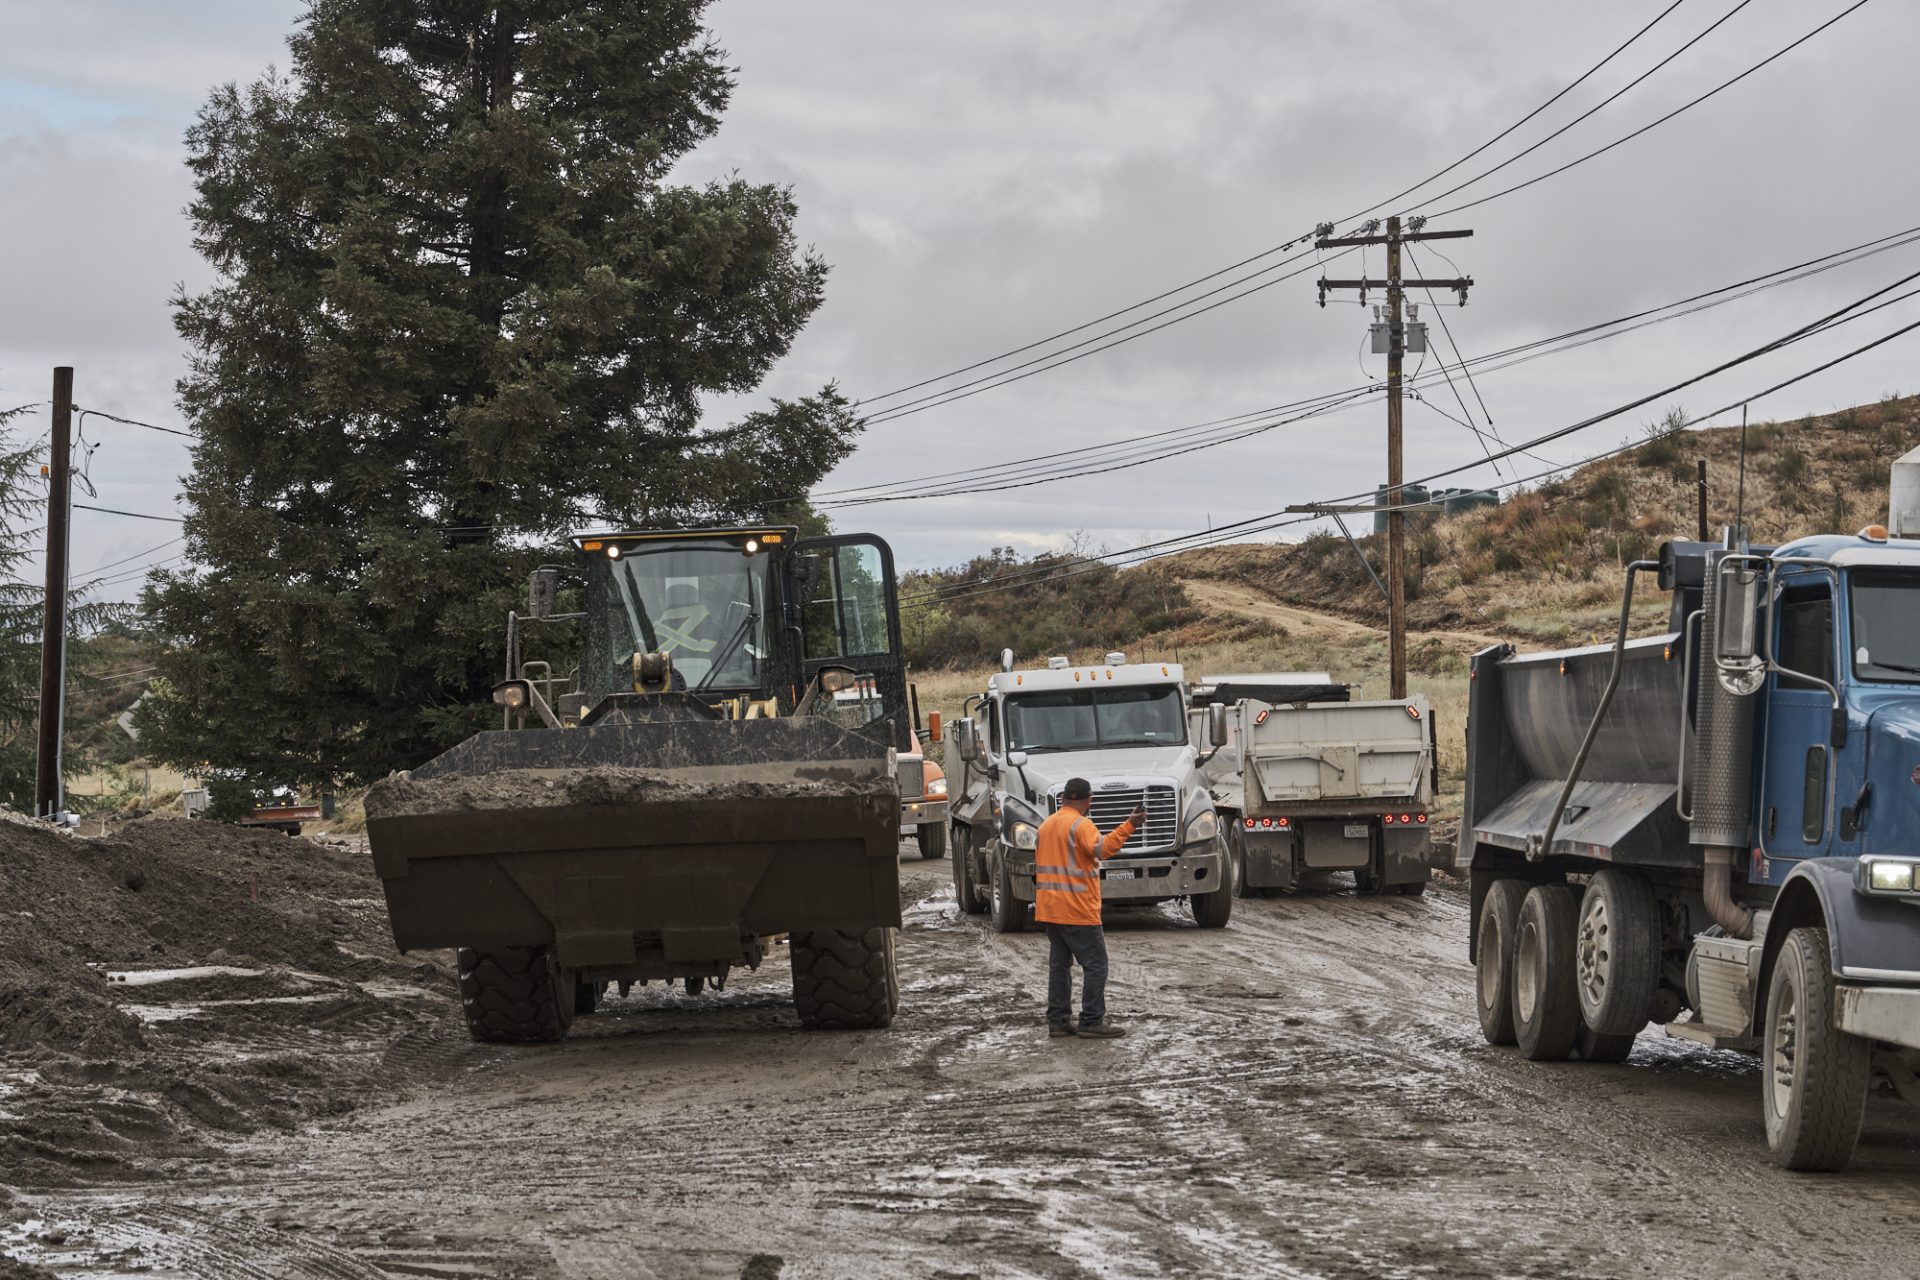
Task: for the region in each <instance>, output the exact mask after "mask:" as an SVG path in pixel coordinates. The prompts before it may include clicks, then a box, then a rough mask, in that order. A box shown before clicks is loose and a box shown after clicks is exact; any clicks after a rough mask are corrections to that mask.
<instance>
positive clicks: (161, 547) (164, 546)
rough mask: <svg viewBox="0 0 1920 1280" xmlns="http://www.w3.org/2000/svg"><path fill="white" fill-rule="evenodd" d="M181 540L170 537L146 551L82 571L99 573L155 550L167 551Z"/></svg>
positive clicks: (83, 572)
mask: <svg viewBox="0 0 1920 1280" xmlns="http://www.w3.org/2000/svg"><path fill="white" fill-rule="evenodd" d="M180 541H183V539H181V538H168V539H167V540H166V541H165V542H162V543H161V544H159V545H158V546H154V547H148V548H147V549H146V550H144V551H136V552H134V553H133V554H132V555H130V556H121V557H120V558H119V559H118V560H109V561H107V562H106V563H105V564H97V565H95V566H93V568H91V569H84V570H82V571H81V573H82V576H84V575H86V574H89V573H99V572H100V571H101V570H102V569H111V568H113V567H114V566H115V565H122V564H125V563H126V562H127V561H129V560H138V559H139V558H140V557H141V556H150V555H152V554H153V553H154V552H156V551H165V550H166V549H167V548H168V547H170V546H172V545H173V544H174V543H176V542H180Z"/></svg>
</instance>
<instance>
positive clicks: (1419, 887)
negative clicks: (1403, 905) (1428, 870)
mask: <svg viewBox="0 0 1920 1280" xmlns="http://www.w3.org/2000/svg"><path fill="white" fill-rule="evenodd" d="M1400 892H1401V894H1402V895H1404V896H1405V897H1409V898H1421V897H1425V896H1426V892H1427V882H1426V881H1425V880H1409V881H1408V882H1407V883H1405V884H1403V885H1401V886H1400Z"/></svg>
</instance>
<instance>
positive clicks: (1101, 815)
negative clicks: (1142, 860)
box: [1053, 783, 1180, 853]
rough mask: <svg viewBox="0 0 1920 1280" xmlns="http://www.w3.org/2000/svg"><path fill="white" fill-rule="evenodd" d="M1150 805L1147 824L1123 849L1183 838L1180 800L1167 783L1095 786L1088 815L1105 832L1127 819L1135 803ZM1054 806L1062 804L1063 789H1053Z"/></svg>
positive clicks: (1162, 845)
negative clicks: (1060, 790) (1061, 791)
mask: <svg viewBox="0 0 1920 1280" xmlns="http://www.w3.org/2000/svg"><path fill="white" fill-rule="evenodd" d="M1142 804H1143V805H1145V806H1146V807H1147V825H1146V827H1145V829H1144V830H1141V831H1136V832H1134V833H1133V836H1132V838H1130V839H1129V840H1128V841H1127V843H1126V846H1125V847H1124V848H1123V849H1121V852H1122V853H1154V852H1159V851H1162V850H1165V849H1170V848H1172V847H1173V846H1174V845H1176V844H1178V843H1179V842H1180V800H1179V797H1178V796H1176V795H1175V794H1174V790H1173V788H1172V787H1170V786H1167V785H1165V784H1160V785H1156V786H1146V787H1111V788H1106V789H1103V788H1102V787H1101V786H1100V785H1099V784H1098V783H1095V784H1094V788H1093V803H1092V805H1090V806H1089V807H1088V809H1087V816H1088V817H1090V818H1092V819H1093V823H1094V825H1095V826H1097V827H1099V828H1100V830H1101V832H1102V833H1105V832H1108V831H1111V830H1113V829H1114V828H1115V827H1117V826H1119V825H1120V824H1121V823H1122V822H1125V821H1126V820H1127V815H1128V814H1130V813H1132V812H1133V807H1134V806H1135V805H1142ZM1053 807H1054V808H1056V809H1058V808H1059V807H1060V793H1059V792H1058V791H1055V792H1054V793H1053Z"/></svg>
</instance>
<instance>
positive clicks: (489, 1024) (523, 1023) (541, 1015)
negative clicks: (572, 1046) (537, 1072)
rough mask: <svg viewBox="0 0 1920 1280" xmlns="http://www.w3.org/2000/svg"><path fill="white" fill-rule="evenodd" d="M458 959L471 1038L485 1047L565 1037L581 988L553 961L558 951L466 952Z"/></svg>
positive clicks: (502, 949)
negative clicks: (577, 992)
mask: <svg viewBox="0 0 1920 1280" xmlns="http://www.w3.org/2000/svg"><path fill="white" fill-rule="evenodd" d="M458 960H459V966H460V1005H461V1008H462V1009H464V1010H465V1012H466V1015H467V1034H468V1035H471V1036H472V1037H473V1038H474V1039H475V1040H479V1041H481V1042H483V1043H486V1044H551V1043H553V1042H555V1041H558V1040H562V1039H565V1038H566V1034H567V1027H568V1026H569V1025H571V1024H572V1022H573V1009H574V997H575V995H576V985H577V984H576V983H575V982H574V980H573V978H572V975H571V974H566V973H563V972H562V971H561V969H560V966H559V965H558V964H557V963H555V962H554V958H553V948H551V947H548V946H538V947H494V948H489V949H487V950H484V951H483V950H481V949H479V948H477V947H462V948H460V951H459V956H458Z"/></svg>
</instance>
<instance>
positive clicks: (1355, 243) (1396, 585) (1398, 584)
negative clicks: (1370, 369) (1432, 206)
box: [1287, 216, 1473, 698]
mask: <svg viewBox="0 0 1920 1280" xmlns="http://www.w3.org/2000/svg"><path fill="white" fill-rule="evenodd" d="M1425 224H1426V219H1425V218H1414V219H1411V220H1410V221H1409V223H1408V226H1407V229H1406V230H1405V231H1404V232H1403V231H1402V230H1401V229H1400V219H1399V218H1398V217H1397V216H1396V217H1392V218H1388V219H1387V228H1386V234H1385V235H1379V234H1376V232H1377V230H1378V228H1379V226H1380V224H1379V223H1378V222H1377V221H1376V222H1370V223H1367V224H1365V225H1364V226H1363V227H1362V228H1361V230H1362V232H1363V234H1361V235H1357V236H1341V237H1339V238H1337V239H1336V238H1334V236H1333V227H1332V225H1331V224H1327V223H1323V224H1321V226H1320V233H1321V234H1320V238H1319V239H1317V240H1315V241H1314V247H1315V248H1316V249H1345V248H1357V247H1359V246H1361V245H1369V244H1383V245H1385V246H1386V247H1387V276H1386V279H1384V280H1373V279H1367V278H1364V277H1363V278H1361V279H1358V280H1328V279H1326V278H1325V277H1322V278H1321V280H1320V305H1321V306H1323V307H1324V306H1326V305H1327V291H1328V290H1329V289H1356V290H1358V291H1359V293H1360V301H1361V302H1362V303H1364V302H1366V300H1367V291H1368V290H1369V289H1384V290H1385V291H1386V295H1387V312H1386V316H1387V319H1386V324H1385V325H1384V329H1385V335H1384V336H1385V338H1386V348H1385V349H1386V356H1387V507H1388V510H1387V666H1388V671H1389V674H1390V678H1391V682H1392V686H1393V688H1392V692H1391V694H1390V695H1389V696H1390V697H1394V698H1404V697H1406V696H1407V580H1406V570H1405V566H1406V545H1407V523H1406V513H1405V512H1403V511H1402V510H1401V509H1400V508H1401V507H1402V505H1404V504H1403V503H1402V501H1401V486H1402V484H1403V483H1404V482H1405V479H1406V477H1405V475H1404V474H1403V472H1402V469H1401V399H1402V390H1403V389H1402V387H1401V382H1400V373H1401V364H1402V357H1403V356H1405V354H1406V351H1407V337H1408V332H1407V325H1406V324H1405V323H1404V321H1403V319H1402V304H1403V303H1404V301H1405V295H1406V290H1408V289H1451V290H1453V291H1454V292H1455V293H1458V294H1459V295H1460V303H1461V305H1462V306H1464V305H1466V301H1467V290H1468V289H1469V288H1470V287H1471V286H1472V285H1473V279H1472V277H1470V276H1466V277H1461V278H1459V279H1453V280H1404V279H1402V278H1401V275H1400V246H1401V245H1402V244H1404V243H1406V242H1407V241H1410V240H1459V239H1463V238H1465V237H1467V236H1470V235H1472V234H1473V232H1471V231H1423V230H1422V229H1421V228H1422V227H1423V226H1424V225H1425ZM1376 314H1377V313H1376ZM1415 328H1416V329H1417V330H1419V334H1418V337H1419V342H1420V346H1419V349H1420V350H1425V328H1424V326H1415ZM1380 329H1381V326H1376V327H1375V347H1374V349H1375V350H1376V351H1378V350H1380V337H1381V333H1380ZM1287 509H1288V510H1289V511H1318V512H1323V513H1331V512H1332V508H1322V507H1310V506H1309V507H1289V508H1287ZM1341 510H1353V511H1365V510H1371V508H1364V507H1356V508H1341Z"/></svg>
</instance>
